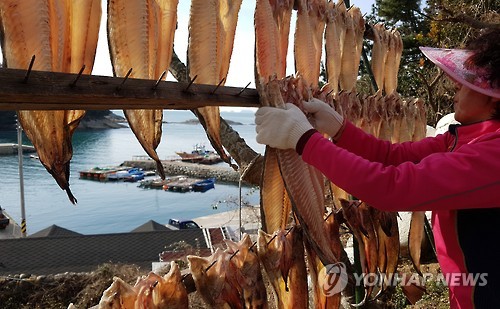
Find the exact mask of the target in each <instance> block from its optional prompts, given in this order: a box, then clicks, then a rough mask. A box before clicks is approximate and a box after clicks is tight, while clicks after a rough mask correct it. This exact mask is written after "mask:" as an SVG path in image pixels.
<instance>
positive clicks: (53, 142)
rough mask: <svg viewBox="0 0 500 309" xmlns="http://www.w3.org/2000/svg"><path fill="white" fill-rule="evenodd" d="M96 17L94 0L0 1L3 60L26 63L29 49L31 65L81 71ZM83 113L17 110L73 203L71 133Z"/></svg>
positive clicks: (89, 62)
mask: <svg viewBox="0 0 500 309" xmlns="http://www.w3.org/2000/svg"><path fill="white" fill-rule="evenodd" d="M77 6H78V9H76V7H77ZM100 17H101V7H100V3H99V1H96V0H87V1H82V3H78V5H77V4H76V3H73V2H72V1H68V0H53V1H48V0H43V1H42V0H26V1H12V0H6V1H1V2H0V21H1V25H2V35H1V45H2V52H3V56H4V64H5V65H6V66H7V67H9V68H14V69H27V68H28V63H29V59H31V57H32V55H35V56H36V60H35V62H34V65H33V70H40V71H56V72H71V73H76V72H78V71H79V70H80V68H81V67H82V66H83V64H85V65H86V70H85V71H84V73H90V71H91V70H92V66H93V64H94V57H95V50H96V46H97V39H98V36H97V33H98V30H96V29H99V24H100ZM82 38H84V39H82ZM82 45H84V48H82ZM84 114H85V111H76V110H66V111H18V117H19V121H20V123H21V125H22V127H23V129H24V131H25V133H26V135H27V136H28V138H29V139H30V141H31V142H32V143H33V145H34V146H35V148H36V150H37V153H38V157H39V158H40V162H41V163H42V164H43V166H44V167H45V168H46V169H47V171H48V172H49V173H50V174H51V175H52V176H53V177H54V179H55V180H56V182H57V184H58V185H59V187H61V189H63V190H65V191H66V193H67V194H68V197H69V199H70V201H71V202H72V203H73V204H75V203H76V202H77V200H76V198H75V197H74V196H73V194H72V192H71V190H70V189H69V175H70V160H71V158H72V156H73V149H72V146H71V137H72V135H73V132H74V131H75V129H76V127H77V126H78V124H79V122H80V120H81V118H82V117H83V116H84Z"/></svg>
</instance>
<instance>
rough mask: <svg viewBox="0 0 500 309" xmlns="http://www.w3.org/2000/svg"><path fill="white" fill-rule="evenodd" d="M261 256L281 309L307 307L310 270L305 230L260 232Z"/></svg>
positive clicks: (258, 244)
mask: <svg viewBox="0 0 500 309" xmlns="http://www.w3.org/2000/svg"><path fill="white" fill-rule="evenodd" d="M257 248H258V255H259V258H260V261H261V262H262V265H263V266H264V269H265V270H266V273H267V275H268V277H269V280H270V281H271V284H272V286H273V289H274V292H275V293H276V297H277V302H278V308H280V309H284V308H290V309H291V308H307V304H308V291H307V271H306V263H305V260H304V245H303V238H302V231H301V229H300V228H299V227H293V230H292V231H285V230H279V231H276V232H274V234H273V235H271V234H267V233H265V232H264V231H262V230H259V238H258V242H257Z"/></svg>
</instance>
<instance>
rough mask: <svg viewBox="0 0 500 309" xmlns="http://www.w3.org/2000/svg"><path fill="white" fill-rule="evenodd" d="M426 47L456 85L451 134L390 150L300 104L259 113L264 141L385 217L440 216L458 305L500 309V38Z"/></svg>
mask: <svg viewBox="0 0 500 309" xmlns="http://www.w3.org/2000/svg"><path fill="white" fill-rule="evenodd" d="M421 50H422V52H423V53H424V55H425V56H426V57H428V58H429V59H430V60H431V61H432V62H433V63H434V64H436V65H437V66H438V67H440V68H441V69H442V70H443V71H444V72H445V73H446V74H447V75H448V76H449V77H450V78H451V79H452V80H453V81H454V82H455V84H456V94H455V96H454V109H455V118H456V120H457V121H458V122H459V123H460V125H451V126H450V128H449V131H448V132H446V133H445V134H441V135H438V136H436V137H428V138H425V139H423V140H421V141H418V142H405V143H401V144H391V143H390V142H387V141H382V140H379V139H377V138H375V137H373V136H371V135H369V134H367V133H364V132H363V131H362V130H360V129H359V128H356V127H355V126H354V125H353V124H351V123H349V122H348V121H345V120H344V119H343V117H342V116H341V115H340V114H338V113H337V112H336V111H335V110H333V109H332V108H331V107H330V106H329V105H327V104H325V103H324V102H322V101H319V100H317V99H313V100H311V101H309V102H304V108H305V109H306V112H308V113H309V115H310V117H313V118H314V122H315V124H316V129H314V128H313V127H312V126H311V124H310V123H309V121H308V120H307V118H306V116H305V115H304V113H303V112H302V111H301V110H300V109H299V108H298V107H296V106H295V105H293V104H290V103H287V104H286V108H285V109H279V108H273V107H261V108H259V109H258V110H257V112H256V114H255V115H256V116H255V123H256V131H257V142H259V143H261V144H266V145H270V146H271V147H274V148H279V149H290V148H294V149H295V150H296V151H297V152H298V154H299V155H301V156H302V160H304V161H305V162H306V163H308V164H311V165H313V166H315V167H316V168H318V169H319V170H320V171H321V172H322V173H323V174H324V175H325V176H326V177H328V178H329V179H330V180H331V181H332V182H333V183H335V184H336V185H338V186H339V187H341V188H342V189H344V190H346V191H347V192H349V193H350V194H352V195H353V196H356V197H357V198H359V199H360V200H362V201H364V202H366V203H368V204H369V205H371V206H373V207H375V208H378V209H380V210H384V211H428V210H431V211H432V228H433V232H434V237H435V244H436V251H437V257H438V261H439V263H440V266H441V270H442V272H443V275H444V276H445V278H446V280H447V284H448V287H449V291H450V306H451V308H500V266H499V265H498V263H500V31H490V32H487V33H486V34H484V35H483V36H481V37H480V38H479V39H477V40H476V41H475V42H474V44H472V45H471V46H470V48H468V49H462V50H461V49H437V48H428V47H422V48H421ZM318 131H320V132H321V133H326V134H328V135H329V136H332V137H333V138H332V139H331V140H330V139H326V138H324V137H323V135H322V134H320V133H319V132H318ZM332 141H333V142H332ZM474 279H476V280H474Z"/></svg>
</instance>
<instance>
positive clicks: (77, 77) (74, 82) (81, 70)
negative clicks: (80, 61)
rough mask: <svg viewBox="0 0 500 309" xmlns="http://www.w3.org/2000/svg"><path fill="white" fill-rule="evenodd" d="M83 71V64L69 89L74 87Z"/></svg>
mask: <svg viewBox="0 0 500 309" xmlns="http://www.w3.org/2000/svg"><path fill="white" fill-rule="evenodd" d="M83 70H85V64H84V65H83V66H82V68H81V69H80V72H78V75H77V76H76V78H75V80H74V81H73V82H72V83H71V84H69V86H70V87H75V86H76V83H77V82H78V80H79V79H80V77H81V76H82V73H83Z"/></svg>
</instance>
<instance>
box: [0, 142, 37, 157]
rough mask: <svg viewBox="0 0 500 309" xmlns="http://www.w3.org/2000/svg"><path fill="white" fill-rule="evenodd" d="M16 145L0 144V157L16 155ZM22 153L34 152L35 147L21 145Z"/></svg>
mask: <svg viewBox="0 0 500 309" xmlns="http://www.w3.org/2000/svg"><path fill="white" fill-rule="evenodd" d="M17 145H18V144H14V143H0V156H1V155H13V154H17V151H18V150H17V148H18V146H17ZM22 147H23V152H31V153H32V152H36V149H35V147H33V146H29V145H22Z"/></svg>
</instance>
